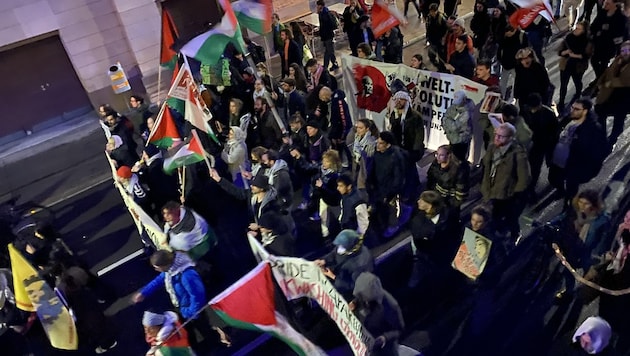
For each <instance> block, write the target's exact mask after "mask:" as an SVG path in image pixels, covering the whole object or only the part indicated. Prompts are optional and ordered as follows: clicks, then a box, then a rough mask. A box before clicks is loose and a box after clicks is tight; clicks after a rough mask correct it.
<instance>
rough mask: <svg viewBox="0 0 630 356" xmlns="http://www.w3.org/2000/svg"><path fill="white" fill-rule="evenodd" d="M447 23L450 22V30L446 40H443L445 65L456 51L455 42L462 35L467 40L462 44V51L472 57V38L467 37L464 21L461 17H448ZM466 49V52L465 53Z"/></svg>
mask: <svg viewBox="0 0 630 356" xmlns="http://www.w3.org/2000/svg"><path fill="white" fill-rule="evenodd" d="M444 12H445V13H446V11H444ZM447 15H453V14H448V13H447ZM453 17H454V18H453ZM451 19H452V20H451ZM448 21H449V22H450V21H452V25H451V28H450V30H449V31H448V33H447V34H446V40H445V43H446V62H447V63H449V62H450V60H451V56H452V55H453V53H455V51H456V49H455V42H456V41H457V39H458V38H459V37H460V36H462V35H466V36H467V38H466V39H465V42H464V50H463V52H468V53H469V54H470V55H473V53H474V50H475V48H474V47H473V40H472V37H471V36H468V33H467V32H466V27H465V26H464V25H465V22H464V19H463V18H461V17H456V16H451V17H449V20H448ZM466 49H467V50H468V51H466Z"/></svg>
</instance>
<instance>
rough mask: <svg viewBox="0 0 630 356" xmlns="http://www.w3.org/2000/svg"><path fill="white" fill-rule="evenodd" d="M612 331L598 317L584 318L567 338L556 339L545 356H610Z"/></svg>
mask: <svg viewBox="0 0 630 356" xmlns="http://www.w3.org/2000/svg"><path fill="white" fill-rule="evenodd" d="M611 335H612V329H611V327H610V324H608V322H607V321H606V320H604V319H602V318H601V317H599V316H591V317H588V318H586V320H584V322H583V323H582V324H580V326H579V327H578V328H577V329H576V330H575V332H574V333H572V335H571V336H570V337H569V335H565V336H563V337H561V338H559V339H558V341H557V342H556V343H555V344H554V345H553V346H552V348H551V350H550V351H549V353H548V354H547V355H549V356H586V355H599V356H612V355H615V354H616V353H614V352H613V350H612V348H611V347H608V346H609V343H610V337H611Z"/></svg>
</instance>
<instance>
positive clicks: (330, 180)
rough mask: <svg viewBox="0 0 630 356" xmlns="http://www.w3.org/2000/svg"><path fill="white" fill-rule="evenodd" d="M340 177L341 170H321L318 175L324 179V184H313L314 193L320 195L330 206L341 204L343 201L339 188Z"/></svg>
mask: <svg viewBox="0 0 630 356" xmlns="http://www.w3.org/2000/svg"><path fill="white" fill-rule="evenodd" d="M338 177H339V172H335V171H333V170H327V171H326V172H321V170H320V174H319V176H318V178H319V179H321V180H322V186H321V187H317V186H315V185H313V189H314V193H316V194H317V196H319V197H320V199H322V200H323V201H324V203H326V205H328V206H339V203H340V201H341V194H340V193H339V191H338V190H337V178H338Z"/></svg>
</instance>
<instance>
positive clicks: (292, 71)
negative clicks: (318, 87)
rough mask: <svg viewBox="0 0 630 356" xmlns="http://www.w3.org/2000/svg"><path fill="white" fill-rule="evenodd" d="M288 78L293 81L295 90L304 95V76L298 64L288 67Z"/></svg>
mask: <svg viewBox="0 0 630 356" xmlns="http://www.w3.org/2000/svg"><path fill="white" fill-rule="evenodd" d="M289 78H293V79H295V88H296V89H297V90H298V91H301V92H302V93H306V75H304V70H303V69H302V66H301V65H299V64H298V63H291V65H289Z"/></svg>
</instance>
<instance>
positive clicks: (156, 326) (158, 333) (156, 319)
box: [142, 311, 194, 356]
mask: <svg viewBox="0 0 630 356" xmlns="http://www.w3.org/2000/svg"><path fill="white" fill-rule="evenodd" d="M181 325H182V324H181V323H180V321H179V317H178V316H177V313H175V312H172V311H167V312H166V313H164V314H158V313H153V312H150V311H145V312H144V314H143V315H142V326H143V327H144V338H145V340H146V342H147V343H148V344H149V345H150V346H151V349H150V350H149V351H147V353H146V356H162V355H172V354H177V355H182V356H185V355H189V356H192V355H194V352H193V351H192V349H191V348H190V343H189V342H188V332H187V331H186V329H185V328H182V327H181Z"/></svg>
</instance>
